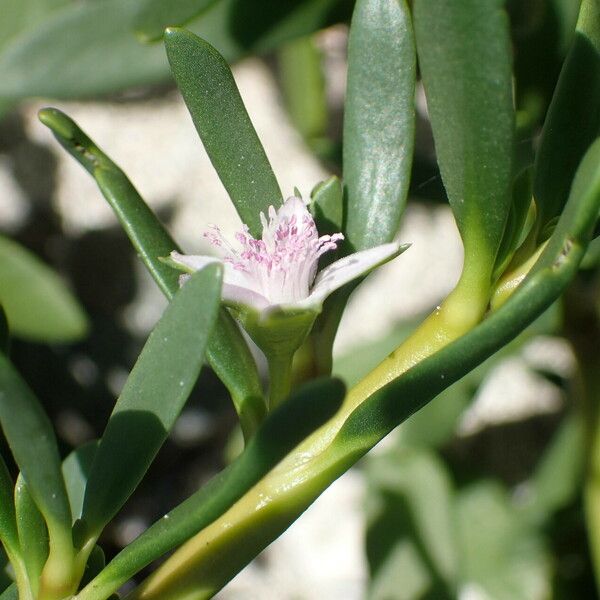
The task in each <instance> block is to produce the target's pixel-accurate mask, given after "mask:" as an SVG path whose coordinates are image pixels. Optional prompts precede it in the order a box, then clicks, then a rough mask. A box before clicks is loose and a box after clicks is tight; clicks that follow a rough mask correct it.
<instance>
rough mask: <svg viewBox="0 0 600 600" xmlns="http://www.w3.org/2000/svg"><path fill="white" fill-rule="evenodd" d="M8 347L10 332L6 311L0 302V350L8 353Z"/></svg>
mask: <svg viewBox="0 0 600 600" xmlns="http://www.w3.org/2000/svg"><path fill="white" fill-rule="evenodd" d="M9 347H10V332H9V330H8V319H7V318H6V313H5V312H4V309H3V308H2V305H1V304H0V352H4V354H8V349H9Z"/></svg>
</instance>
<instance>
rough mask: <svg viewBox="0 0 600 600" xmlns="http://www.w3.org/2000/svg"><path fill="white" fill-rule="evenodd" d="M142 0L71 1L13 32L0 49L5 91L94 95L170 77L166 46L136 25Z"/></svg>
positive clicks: (11, 94)
mask: <svg viewBox="0 0 600 600" xmlns="http://www.w3.org/2000/svg"><path fill="white" fill-rule="evenodd" d="M9 1H10V0H9ZM137 4H138V0H98V1H95V2H69V3H68V4H67V5H66V6H64V7H63V8H62V9H60V10H56V11H54V12H53V13H52V15H51V16H50V17H49V18H48V19H46V20H44V22H43V23H41V24H39V25H38V26H37V27H34V28H30V29H27V30H26V31H24V32H23V33H22V34H21V35H19V36H16V37H15V38H13V40H11V42H10V43H9V44H8V45H7V46H6V47H5V48H4V49H3V51H2V52H1V53H0V97H6V98H12V99H20V98H24V97H29V96H50V97H53V98H70V97H89V96H93V95H96V94H103V93H104V94H106V93H108V92H111V91H117V90H120V89H123V88H126V87H131V86H136V85H145V84H148V83H154V82H157V81H164V80H166V79H168V68H167V61H166V60H165V57H164V52H163V51H162V49H161V48H159V47H148V46H145V45H144V44H142V43H141V42H139V41H138V40H136V39H135V36H134V35H133V33H132V31H131V26H132V19H133V16H134V14H135V10H136V6H137ZM100 57H101V58H100Z"/></svg>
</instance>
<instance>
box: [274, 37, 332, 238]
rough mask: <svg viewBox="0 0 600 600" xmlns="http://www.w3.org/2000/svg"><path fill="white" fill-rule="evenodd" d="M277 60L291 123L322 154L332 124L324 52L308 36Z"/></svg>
mask: <svg viewBox="0 0 600 600" xmlns="http://www.w3.org/2000/svg"><path fill="white" fill-rule="evenodd" d="M277 59H278V61H277V62H278V73H279V79H280V83H281V92H282V94H283V99H284V102H285V105H286V108H287V110H288V114H289V116H290V119H291V121H292V123H293V124H294V126H295V127H296V128H297V129H298V131H299V132H300V134H301V135H302V137H303V138H304V139H305V141H306V142H307V144H308V145H309V146H310V147H311V148H312V149H313V150H315V151H316V152H317V153H318V152H319V151H320V150H324V149H325V146H326V144H327V141H326V139H325V134H326V130H327V121H328V111H327V94H326V89H325V77H324V74H323V64H322V53H321V50H320V49H319V48H318V46H317V44H316V43H315V40H314V38H313V37H312V36H307V37H303V38H300V39H298V40H294V41H292V42H289V43H288V44H285V45H284V46H283V47H282V48H281V49H280V51H279V54H278V56H277ZM320 231H321V230H319V232H320ZM338 231H339V230H338Z"/></svg>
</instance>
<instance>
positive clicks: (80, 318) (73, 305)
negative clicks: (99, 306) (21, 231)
mask: <svg viewBox="0 0 600 600" xmlns="http://www.w3.org/2000/svg"><path fill="white" fill-rule="evenodd" d="M0 304H2V306H3V308H4V310H5V311H6V314H7V317H8V323H9V327H10V330H11V331H12V332H13V333H14V334H15V335H19V336H21V337H24V338H29V339H33V340H38V341H46V342H68V341H73V340H76V339H79V338H81V337H82V336H83V335H85V333H86V331H87V327H88V323H87V319H86V316H85V314H84V313H83V310H82V309H81V307H80V306H79V304H78V303H77V301H76V300H75V298H74V297H73V295H72V294H71V293H70V292H69V290H68V289H67V287H66V286H65V284H64V283H63V282H62V281H61V279H60V277H59V276H58V275H57V274H56V273H54V272H53V271H52V270H51V269H50V268H49V267H47V266H46V265H45V264H44V263H43V262H42V261H41V260H40V259H39V258H37V257H36V256H35V255H34V254H32V253H31V252H29V251H28V250H26V249H25V248H23V247H22V246H20V245H19V244H17V243H15V242H13V241H12V240H10V239H8V238H6V237H3V236H0Z"/></svg>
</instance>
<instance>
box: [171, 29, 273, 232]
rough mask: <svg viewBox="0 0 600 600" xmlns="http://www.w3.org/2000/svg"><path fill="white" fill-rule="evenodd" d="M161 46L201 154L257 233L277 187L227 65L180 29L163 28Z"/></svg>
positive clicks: (214, 52)
mask: <svg viewBox="0 0 600 600" xmlns="http://www.w3.org/2000/svg"><path fill="white" fill-rule="evenodd" d="M165 47H166V49H167V56H168V58H169V63H170V65H171V70H172V72H173V77H174V78H175V81H176V83H177V86H178V87H179V90H180V91H181V95H182V96H183V99H184V100H185V103H186V105H187V107H188V110H189V111H190V114H191V115H192V120H193V121H194V125H195V126H196V130H197V131H198V134H199V135H200V138H201V139H202V143H203V144H204V147H205V149H206V152H207V154H208V156H209V157H210V160H211V162H212V164H213V166H214V167H215V170H216V171H217V174H218V175H219V177H220V179H221V181H222V183H223V185H224V186H225V189H226V190H227V192H228V194H229V197H230V198H231V200H232V202H233V204H234V206H235V208H236V209H237V211H238V213H239V215H240V217H241V219H242V221H243V222H244V223H245V224H246V225H248V227H249V228H250V231H251V232H252V234H253V235H254V236H255V237H258V236H259V235H260V233H261V232H262V226H261V223H260V218H259V214H260V212H264V213H265V214H267V210H268V208H269V206H270V205H273V206H278V205H279V204H281V201H282V197H281V191H280V190H279V184H278V183H277V180H276V179H275V175H274V173H273V170H272V168H271V165H270V163H269V160H268V158H267V155H266V154H265V151H264V149H263V147H262V144H261V142H260V140H259V139H258V136H257V135H256V131H255V130H254V126H253V125H252V122H251V121H250V117H249V116H248V113H247V112H246V108H245V106H244V103H243V101H242V98H241V96H240V93H239V91H238V88H237V85H236V83H235V80H234V79H233V75H232V74H231V70H230V68H229V65H228V64H227V62H226V61H225V59H224V58H223V57H222V56H221V55H220V54H219V53H218V52H217V51H216V50H215V49H214V48H213V47H212V46H211V45H210V44H208V43H207V42H205V41H204V40H202V39H200V38H199V37H197V36H196V35H194V34H193V33H190V32H189V31H185V30H183V29H177V28H170V29H168V30H167V31H166V32H165Z"/></svg>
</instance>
